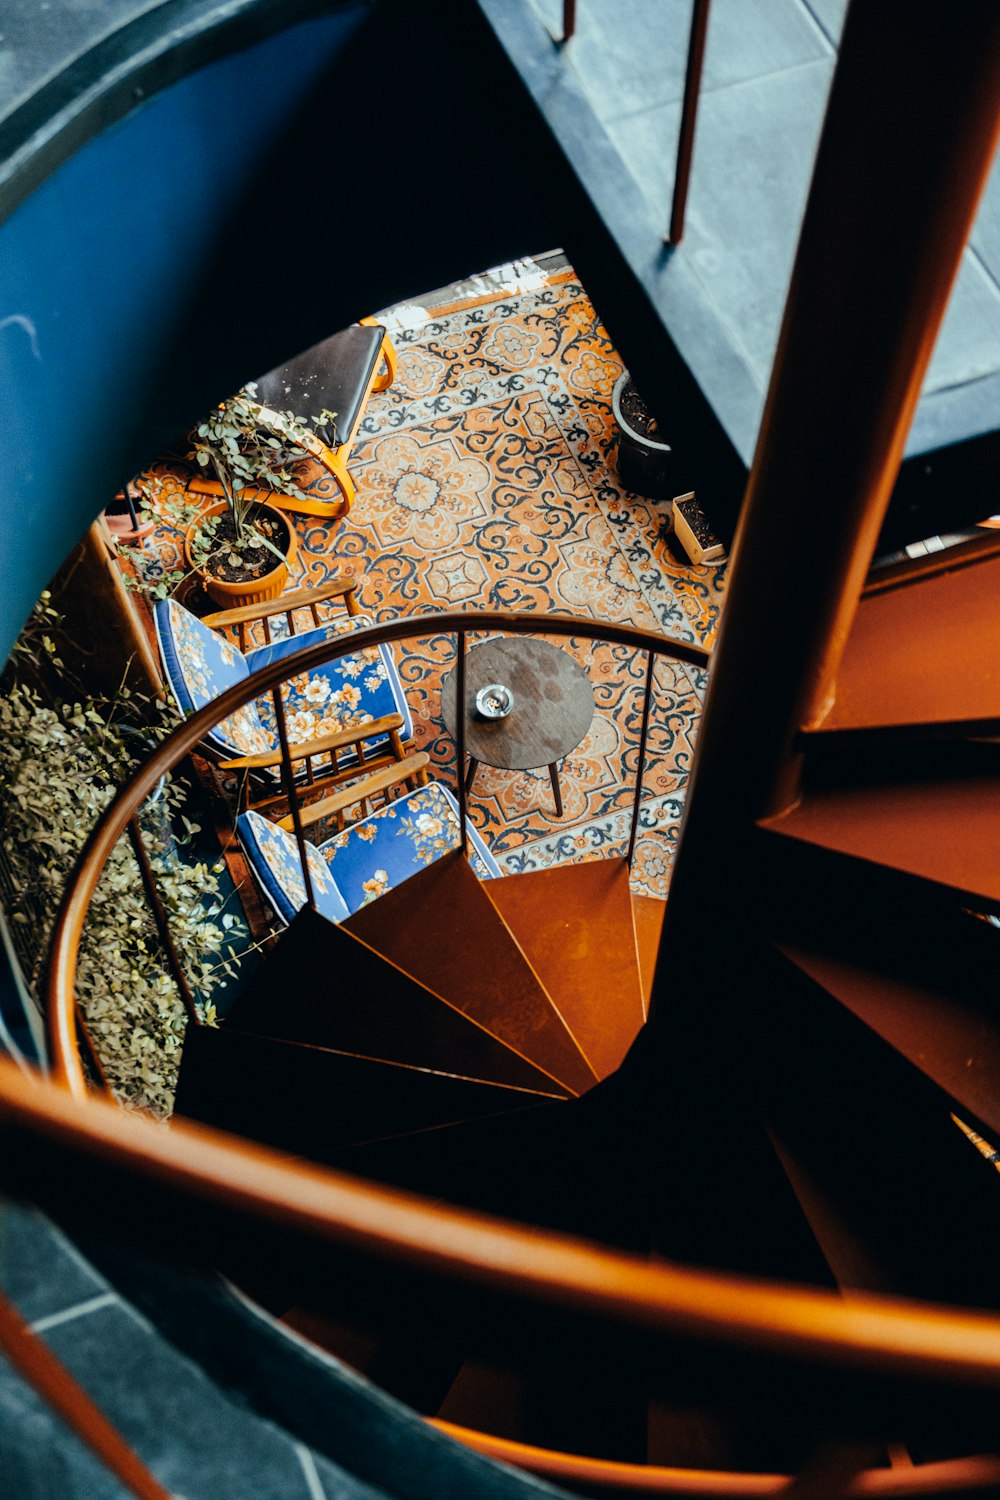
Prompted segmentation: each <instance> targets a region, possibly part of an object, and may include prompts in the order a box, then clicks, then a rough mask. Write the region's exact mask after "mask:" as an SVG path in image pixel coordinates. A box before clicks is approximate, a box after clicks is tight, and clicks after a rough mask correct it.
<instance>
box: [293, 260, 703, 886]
mask: <svg viewBox="0 0 1000 1500" xmlns="http://www.w3.org/2000/svg"><path fill="white" fill-rule="evenodd" d="M392 337H393V341H394V343H395V344H396V348H397V351H398V354H399V370H398V373H397V376H396V379H395V381H394V383H393V385H392V386H391V387H390V388H389V389H388V390H386V391H384V392H380V393H376V394H375V395H373V396H372V398H371V400H370V401H369V404H368V407H367V411H366V414H365V417H364V420H363V422H362V425H361V428H360V431H359V435H358V439H357V441H356V443H355V445H354V448H353V451H352V456H351V473H352V475H353V477H354V480H355V482H356V484H357V489H358V494H357V499H356V501H355V504H354V507H353V509H352V511H351V513H350V515H349V516H348V517H346V519H344V520H343V521H340V522H334V523H328V522H324V521H315V520H311V519H309V518H307V517H296V527H297V531H298V535H299V567H300V574H299V578H298V579H297V580H296V582H297V583H299V584H302V583H304V582H306V581H313V582H317V583H318V582H321V581H323V580H324V579H326V578H328V577H329V576H331V575H332V574H335V573H337V572H338V571H340V570H341V569H342V567H343V565H344V564H345V563H347V564H349V565H350V566H352V567H355V568H357V569H358V570H359V571H360V572H361V574H362V581H361V585H360V588H359V602H360V604H361V606H362V608H363V609H364V611H365V612H366V613H367V614H369V615H371V616H373V617H374V618H375V619H377V620H380V621H386V620H394V619H397V618H399V617H400V616H409V617H413V616H417V615H420V614H421V613H425V612H433V611H437V610H444V609H459V608H461V609H476V608H484V609H509V610H518V611H529V610H530V611H535V612H539V613H543V614H544V613H545V612H547V611H558V612H562V613H566V612H570V613H573V614H578V615H581V616H585V617H589V618H591V619H593V620H595V621H598V622H600V621H614V622H619V623H622V624H631V625H634V626H636V627H639V628H642V629H649V630H656V631H661V632H663V633H666V634H669V635H675V636H678V637H680V638H681V639H683V640H687V641H696V642H699V643H702V644H706V645H708V644H710V643H711V641H712V638H713V636H714V634H715V631H716V628H717V625H718V620H719V614H720V611H721V608H722V602H723V597H724V588H725V567H724V565H720V564H709V565H704V566H701V567H694V566H691V565H688V564H684V563H681V562H679V561H678V559H677V556H676V555H675V553H674V552H673V551H672V549H671V547H670V545H669V542H668V537H669V533H670V519H669V507H666V506H664V505H662V504H658V503H656V502H653V501H649V500H646V499H643V498H642V497H639V496H637V495H635V494H633V493H631V492H630V491H628V490H625V489H623V488H622V486H621V485H620V483H619V480H618V477H617V473H616V470H615V465H614V443H615V437H614V422H613V417H612V412H611V391H612V387H613V385H614V382H615V380H616V379H617V377H618V375H619V374H620V373H621V369H622V363H621V360H620V358H619V356H618V354H617V352H616V351H615V349H614V347H613V345H612V344H611V341H610V339H609V338H608V335H607V333H606V331H605V330H604V328H603V327H602V325H601V322H600V320H599V318H598V316H597V314H596V312H595V310H594V308H593V306H592V304H591V303H590V301H589V299H588V298H587V296H586V294H585V292H584V291H583V289H582V287H581V286H580V283H579V281H578V280H577V279H576V277H575V275H574V273H573V272H572V271H571V270H563V271H560V272H557V273H555V274H554V275H550V276H548V277H546V278H544V279H542V278H539V284H538V285H536V286H534V287H532V288H529V289H522V290H520V291H517V292H515V293H513V294H512V293H510V292H505V291H504V289H503V288H502V286H498V287H497V289H496V291H495V292H494V293H493V294H492V295H490V294H489V293H487V294H485V295H477V296H475V297H473V298H471V299H470V300H469V301H467V302H464V303H456V304H454V305H452V306H451V307H447V308H443V309H436V310H434V311H433V312H430V313H426V312H425V313H423V314H421V315H418V316H416V317H413V318H410V319H409V320H408V321H405V322H404V321H403V320H400V322H399V324H398V325H397V326H394V327H393V330H392ZM469 644H472V637H470V640H469ZM557 644H561V645H563V646H564V648H565V649H567V650H570V651H571V652H572V653H573V654H574V655H576V656H577V657H578V659H579V660H580V661H581V663H582V664H583V665H584V666H585V667H586V669H587V671H588V672H589V674H590V677H591V680H592V682H593V684H594V696H595V714H594V719H593V723H592V725H591V728H590V730H589V731H588V733H587V735H586V736H585V738H584V739H583V741H582V742H581V743H580V745H578V746H577V748H576V749H575V750H574V751H573V752H572V753H571V754H570V755H568V756H567V757H566V758H565V760H564V761H563V762H562V763H561V766H560V773H559V774H560V784H561V787H562V794H563V803H564V816H563V818H562V819H559V818H557V817H556V815H555V809H554V806H553V801H552V790H551V786H550V783H549V777H548V772H547V770H546V768H545V767H544V766H541V767H539V768H538V769H537V770H531V771H526V772H516V771H499V770H492V769H490V768H489V767H488V766H485V765H484V766H482V767H481V769H480V772H479V775H478V778H477V781H476V786H475V790H474V792H473V795H472V797H471V799H470V805H469V812H470V819H471V822H472V823H473V824H474V826H475V827H476V828H477V830H478V831H479V832H480V833H481V834H482V835H483V836H484V838H485V840H486V842H487V844H488V846H489V847H490V849H491V850H492V852H493V854H494V856H495V857H496V858H497V860H498V861H499V862H500V864H501V865H502V866H503V868H504V869H505V870H511V871H513V870H515V869H520V868H524V869H529V868H537V867H539V865H541V864H550V863H554V862H559V861H563V860H567V859H578V858H586V857H594V856H596V855H597V854H603V853H610V852H612V850H614V851H615V852H618V853H621V852H623V851H624V848H625V846H626V843H627V839H628V823H629V810H630V808H631V803H632V797H633V789H634V785H635V774H636V770H637V761H638V742H639V729H640V721H641V709H642V694H643V685H644V678H645V660H644V658H641V657H638V656H636V655H635V654H633V653H632V652H630V651H629V650H628V649H626V648H623V647H618V646H612V645H609V644H607V643H601V642H588V641H586V640H583V639H580V640H575V639H574V640H569V641H567V640H564V639H562V640H557ZM393 651H394V654H395V658H396V661H397V664H398V667H399V674H400V678H401V680H402V684H403V689H404V692H405V694H406V697H407V699H408V701H409V704H410V709H411V713H412V715H413V720H414V735H415V739H416V743H417V748H418V749H421V750H426V751H427V752H428V754H429V755H430V757H431V761H432V771H433V774H434V775H435V776H437V777H438V778H440V779H441V780H442V781H444V782H446V783H448V784H450V785H451V786H452V787H453V788H454V786H455V784H456V783H455V766H454V754H455V752H454V746H453V743H452V741H451V737H450V735H449V734H448V732H447V730H446V729H445V726H444V722H443V719H442V717H441V678H442V675H443V674H444V673H446V672H448V671H450V670H451V668H452V666H453V664H454V641H453V639H452V638H451V637H448V636H444V635H441V634H440V633H434V632H433V630H431V631H430V632H429V633H428V634H427V635H426V636H424V637H423V638H418V639H415V640H413V641H411V642H409V643H406V644H404V645H400V646H396V647H394V648H393ZM703 691H704V674H703V673H699V672H695V671H694V670H693V669H688V668H685V667H683V666H681V665H680V664H678V663H673V662H669V661H664V660H661V661H660V662H659V663H658V665H657V668H656V673H655V688H654V697H653V713H652V718H651V723H650V733H649V741H648V745H647V752H646V765H645V770H644V775H643V796H644V799H645V800H644V802H643V804H642V818H641V823H640V832H639V838H638V842H637V853H636V860H635V866H634V870H633V883H634V885H635V887H636V889H639V890H644V891H647V892H649V893H651V894H657V895H664V894H665V892H666V886H667V881H668V878H669V869H670V864H671V861H672V857H673V847H674V843H675V841H676V833H677V825H678V820H679V816H680V808H681V805H682V800H683V792H684V786H685V783H686V779H687V775H688V773H689V770H690V766H691V758H692V752H693V745H694V737H695V732H696V727H697V722H698V717H699V713H700V706H701V698H700V695H701V694H703Z"/></svg>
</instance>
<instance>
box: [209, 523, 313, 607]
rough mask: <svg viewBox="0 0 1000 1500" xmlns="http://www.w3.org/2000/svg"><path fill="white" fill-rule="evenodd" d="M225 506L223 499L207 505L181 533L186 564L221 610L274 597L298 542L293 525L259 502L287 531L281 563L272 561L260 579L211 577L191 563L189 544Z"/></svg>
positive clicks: (282, 583) (283, 581) (279, 588)
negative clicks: (230, 580)
mask: <svg viewBox="0 0 1000 1500" xmlns="http://www.w3.org/2000/svg"><path fill="white" fill-rule="evenodd" d="M228 508H229V507H228V506H227V505H226V502H225V501H224V500H220V501H219V503H218V505H210V506H209V507H208V509H207V510H203V511H202V512H201V514H200V515H199V516H197V517H196V519H195V520H194V521H192V523H191V525H190V526H189V527H188V529H187V531H186V532H185V534H184V555H185V557H186V558H187V563H188V567H189V568H192V569H193V570H194V571H195V572H196V573H197V574H198V577H199V578H200V579H201V581H202V584H203V585H204V588H205V592H206V594H207V595H208V597H209V598H210V599H213V600H214V601H215V603H216V604H219V605H221V606H222V608H223V609H238V608H239V607H240V606H242V605H244V604H263V603H264V601H265V600H267V599H277V597H278V595H279V594H280V593H281V592H282V591H283V589H284V587H285V585H286V583H287V582H288V565H289V563H293V562H294V561H295V554H296V552H297V551H298V543H297V541H296V537H295V527H294V526H293V525H292V523H291V521H290V520H289V519H288V517H287V516H286V515H284V514H283V513H282V512H281V511H280V510H278V509H276V507H275V506H273V505H261V506H260V507H259V508H258V509H259V514H261V515H268V516H272V517H274V518H275V519H277V520H278V521H280V522H281V524H282V525H283V526H284V528H285V530H286V531H287V532H288V551H287V553H286V554H285V558H286V560H285V562H283V563H277V562H276V563H275V565H274V567H273V568H272V569H271V571H270V572H269V573H264V574H263V575H262V576H261V577H260V578H253V579H248V580H247V581H246V582H244V583H226V582H225V581H224V580H223V579H221V578H214V577H213V576H212V574H211V573H209V572H207V571H206V570H205V569H204V568H200V567H198V566H197V564H196V563H195V560H194V555H193V551H192V543H193V541H194V537H195V534H196V532H197V531H198V529H199V527H200V526H201V525H202V523H203V522H204V521H205V520H207V518H208V517H209V516H220V515H222V514H223V513H224V512H225V511H226V510H228Z"/></svg>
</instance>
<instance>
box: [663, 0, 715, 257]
mask: <svg viewBox="0 0 1000 1500" xmlns="http://www.w3.org/2000/svg"><path fill="white" fill-rule="evenodd" d="M710 3H711V0H694V8H693V10H692V13H691V33H690V37H689V40H688V56H687V70H686V73H685V78H684V105H683V109H682V111H681V128H680V135H679V137H678V141H677V166H676V169H675V171H674V196H673V200H672V202H671V205H670V228H669V229H668V231H667V235H666V240H667V244H668V245H679V244H680V242H681V240H682V239H683V237H684V213H685V209H686V208H687V195H688V183H689V181H690V178H691V158H692V157H693V155H694V132H695V128H696V126H697V124H698V94H699V91H700V89H701V69H702V64H703V63H704V61H705V38H706V36H707V35H708V7H709V4H710Z"/></svg>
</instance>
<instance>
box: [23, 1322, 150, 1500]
mask: <svg viewBox="0 0 1000 1500" xmlns="http://www.w3.org/2000/svg"><path fill="white" fill-rule="evenodd" d="M0 1349H2V1350H3V1353H4V1356H5V1357H6V1359H8V1360H9V1361H10V1363H11V1365H12V1366H13V1368H14V1369H15V1370H16V1371H17V1372H18V1374H19V1375H20V1376H21V1378H22V1379H23V1380H24V1381H25V1383H26V1384H27V1385H28V1386H29V1387H30V1388H31V1389H32V1390H33V1391H36V1392H37V1393H38V1395H39V1396H40V1397H41V1398H42V1400H43V1401H44V1402H45V1403H46V1405H48V1406H49V1407H50V1408H51V1409H52V1411H54V1412H55V1413H56V1415H57V1416H58V1417H59V1419H60V1421H62V1422H64V1423H65V1424H66V1426H67V1427H68V1428H69V1430H70V1432H73V1433H75V1434H76V1436H77V1437H78V1438H79V1439H80V1441H81V1442H82V1443H83V1444H85V1445H86V1447H87V1448H89V1450H90V1452H91V1453H93V1454H95V1455H96V1456H97V1458H98V1459H100V1461H101V1463H102V1464H103V1465H104V1466H105V1468H106V1469H109V1470H110V1472H111V1473H112V1474H114V1476H115V1478H116V1479H117V1480H118V1481H119V1482H120V1484H121V1485H122V1486H123V1487H124V1488H125V1489H126V1490H128V1492H129V1493H130V1494H131V1495H134V1496H137V1497H138V1500H171V1496H170V1494H169V1492H168V1491H167V1490H166V1489H164V1487H163V1485H162V1484H160V1482H159V1480H158V1479H156V1477H155V1476H154V1475H153V1474H152V1473H151V1472H150V1470H149V1469H147V1468H146V1466H145V1464H144V1463H143V1462H142V1460H141V1459H140V1458H139V1456H138V1455H137V1454H136V1453H135V1452H133V1450H132V1449H131V1448H130V1447H129V1445H128V1443H127V1442H126V1441H125V1439H124V1438H123V1437H122V1435H121V1433H120V1432H119V1431H118V1429H117V1427H114V1426H113V1425H112V1424H111V1423H110V1422H109V1421H108V1419H107V1417H106V1416H105V1415H104V1413H103V1411H102V1410H101V1408H100V1407H99V1406H97V1405H96V1404H95V1403H94V1401H93V1400H92V1398H91V1397H90V1396H89V1395H88V1393H87V1392H86V1391H85V1390H84V1388H83V1386H81V1385H80V1384H78V1382H77V1381H76V1380H75V1379H74V1377H73V1376H72V1375H71V1374H70V1372H69V1371H68V1370H67V1368H66V1366H65V1365H64V1364H63V1363H62V1362H61V1360H59V1359H58V1358H57V1357H56V1356H55V1354H53V1352H52V1350H51V1349H49V1347H48V1345H47V1344H45V1343H44V1342H43V1341H42V1339H40V1338H39V1337H38V1335H37V1334H35V1333H34V1332H33V1331H32V1329H31V1328H30V1327H29V1326H28V1324H27V1323H25V1321H24V1319H23V1318H22V1316H21V1314H20V1312H19V1311H18V1309H17V1308H16V1307H15V1306H14V1304H13V1303H12V1302H9V1301H8V1300H7V1298H6V1297H4V1296H0ZM6 1488H7V1487H6V1485H5V1486H4V1489H5V1491H6ZM103 1488H104V1486H103V1485H102V1489H103ZM115 1488H116V1489H117V1488H118V1486H117V1485H116V1486H115ZM32 1489H34V1486H33V1485H32Z"/></svg>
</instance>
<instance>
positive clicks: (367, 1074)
mask: <svg viewBox="0 0 1000 1500" xmlns="http://www.w3.org/2000/svg"><path fill="white" fill-rule="evenodd" d="M548 1102H552V1101H551V1100H546V1099H543V1098H540V1096H539V1095H537V1094H534V1093H531V1092H530V1091H528V1090H526V1089H514V1088H509V1087H507V1086H505V1085H503V1084H497V1083H486V1082H482V1081H480V1080H478V1079H469V1078H463V1077H461V1076H458V1075H455V1074H448V1073H436V1072H432V1071H430V1070H429V1069H424V1068H412V1067H407V1066H405V1065H403V1064H400V1063H391V1062H386V1061H384V1060H377V1059H372V1058H367V1057H360V1056H356V1055H352V1054H349V1053H344V1052H336V1051H333V1050H330V1049H326V1048H321V1047H314V1046H307V1045H303V1044H301V1043H298V1042H289V1041H283V1040H278V1039H275V1038H272V1037H261V1036H255V1035H252V1034H251V1033H248V1032H241V1031H237V1030H235V1029H233V1028H232V1027H226V1028H221V1027H220V1028H216V1027H209V1026H198V1027H192V1028H190V1029H189V1032H188V1036H187V1037H186V1038H185V1044H184V1052H183V1055H182V1060H181V1069H180V1077H179V1080H178V1086H177V1109H176V1112H177V1114H179V1115H182V1116H186V1117H188V1118H191V1119H195V1120H200V1121H201V1122H202V1123H204V1124H208V1125H214V1126H216V1127H217V1128H218V1129H221V1130H228V1131H232V1132H235V1133H236V1134H239V1135H245V1136H248V1137H250V1138H251V1139H254V1140H259V1141H262V1142H263V1143H264V1144H266V1145H269V1146H273V1147H275V1148H276V1149H278V1150H280V1151H287V1152H290V1153H291V1154H293V1155H296V1156H302V1157H305V1158H307V1159H309V1160H311V1161H317V1162H328V1161H330V1160H332V1159H333V1158H334V1157H335V1156H336V1155H337V1154H338V1153H339V1152H342V1151H343V1150H345V1149H346V1148H347V1147H349V1146H352V1145H361V1144H365V1143H367V1142H371V1141H383V1140H388V1139H392V1138H395V1137H397V1136H405V1135H408V1134H409V1133H411V1132H416V1131H423V1130H427V1129H429V1128H432V1127H435V1126H441V1125H448V1124H455V1123H458V1122H461V1121H464V1120H467V1119H471V1118H476V1117H482V1116H484V1115H487V1116H488V1115H495V1114H502V1113H504V1112H506V1111H511V1110H513V1111H516V1110H520V1109H525V1108H530V1107H531V1106H532V1105H536V1104H540V1103H548Z"/></svg>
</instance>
